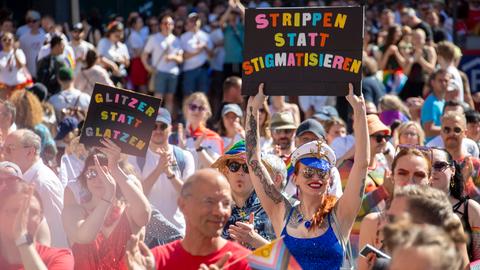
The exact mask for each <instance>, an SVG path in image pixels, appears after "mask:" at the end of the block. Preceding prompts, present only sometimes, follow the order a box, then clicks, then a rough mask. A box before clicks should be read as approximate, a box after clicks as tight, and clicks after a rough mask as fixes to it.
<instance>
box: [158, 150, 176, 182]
mask: <svg viewBox="0 0 480 270" xmlns="http://www.w3.org/2000/svg"><path fill="white" fill-rule="evenodd" d="M155 152H156V153H157V154H159V155H160V158H159V159H158V164H157V167H158V169H159V170H160V173H165V174H166V175H167V177H168V176H171V175H173V174H174V172H173V170H172V153H171V152H169V151H168V150H164V149H157V151H155Z"/></svg>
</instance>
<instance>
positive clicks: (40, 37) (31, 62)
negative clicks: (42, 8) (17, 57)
mask: <svg viewBox="0 0 480 270" xmlns="http://www.w3.org/2000/svg"><path fill="white" fill-rule="evenodd" d="M40 19H41V18H40V13H38V12H37V11H32V12H31V13H30V14H29V15H28V18H27V25H26V29H24V30H22V32H24V33H22V34H21V35H19V33H18V32H17V37H19V39H18V41H19V42H20V48H21V49H22V50H23V52H24V53H25V57H26V60H27V68H28V71H29V72H30V74H32V76H35V75H36V74H37V56H38V53H39V52H40V49H41V48H42V45H43V42H44V41H45V31H44V30H43V29H42V28H41V27H40ZM18 30H20V28H19V29H18Z"/></svg>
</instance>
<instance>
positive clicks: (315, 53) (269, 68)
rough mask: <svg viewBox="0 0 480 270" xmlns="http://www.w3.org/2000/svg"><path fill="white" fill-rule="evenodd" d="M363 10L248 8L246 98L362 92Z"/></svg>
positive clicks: (346, 8) (245, 64) (245, 68)
mask: <svg viewBox="0 0 480 270" xmlns="http://www.w3.org/2000/svg"><path fill="white" fill-rule="evenodd" d="M363 14H364V13H363V7H328V8H322V7H315V8H268V9H247V11H246V14H245V50H244V61H243V63H242V75H243V76H242V81H243V82H242V94H244V95H254V94H255V93H256V92H257V88H258V84H259V83H261V82H264V83H265V93H266V94H267V95H307V96H342V95H347V94H348V83H349V82H351V83H353V85H354V89H355V91H356V93H357V94H359V93H360V89H361V79H362V46H363V20H364V19H363V16H364V15H363Z"/></svg>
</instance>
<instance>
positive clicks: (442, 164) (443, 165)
mask: <svg viewBox="0 0 480 270" xmlns="http://www.w3.org/2000/svg"><path fill="white" fill-rule="evenodd" d="M451 166H452V165H450V163H448V162H446V161H436V162H434V163H433V164H432V168H433V170H434V171H436V172H443V171H445V170H446V169H447V168H448V167H451Z"/></svg>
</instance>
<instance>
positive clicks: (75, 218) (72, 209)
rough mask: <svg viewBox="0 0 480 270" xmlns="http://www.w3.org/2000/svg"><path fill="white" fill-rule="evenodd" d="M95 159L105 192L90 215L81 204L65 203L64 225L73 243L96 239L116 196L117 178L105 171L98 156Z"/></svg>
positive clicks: (89, 241) (84, 242) (86, 242)
mask: <svg viewBox="0 0 480 270" xmlns="http://www.w3.org/2000/svg"><path fill="white" fill-rule="evenodd" d="M94 160H95V167H96V168H95V169H96V171H97V172H99V176H98V177H100V178H101V179H102V181H103V183H104V186H105V194H104V195H103V196H104V197H103V198H102V199H101V200H100V201H99V203H98V205H97V206H96V207H95V209H93V211H92V212H91V213H90V214H89V215H88V217H85V216H86V213H85V211H84V210H83V209H82V207H81V206H79V205H75V204H72V203H70V204H68V205H65V207H64V208H63V211H62V220H63V227H64V228H65V231H66V233H67V236H68V239H69V240H70V242H71V244H73V243H79V244H88V243H91V242H93V241H94V240H95V238H96V237H97V234H98V232H99V230H100V229H101V228H102V226H103V223H104V222H105V218H106V216H107V214H108V211H109V209H110V207H111V206H112V203H111V201H112V200H113V198H114V196H115V192H116V184H115V180H113V177H112V176H111V175H110V174H109V173H107V174H105V173H104V172H105V171H104V170H103V169H102V168H101V166H100V163H99V162H98V159H97V157H95V158H94Z"/></svg>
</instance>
